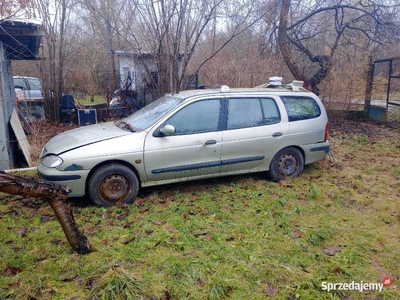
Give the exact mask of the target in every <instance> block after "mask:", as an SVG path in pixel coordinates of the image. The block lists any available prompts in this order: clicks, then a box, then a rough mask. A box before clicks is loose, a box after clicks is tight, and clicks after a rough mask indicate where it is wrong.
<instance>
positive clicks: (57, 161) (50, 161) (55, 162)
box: [41, 154, 63, 168]
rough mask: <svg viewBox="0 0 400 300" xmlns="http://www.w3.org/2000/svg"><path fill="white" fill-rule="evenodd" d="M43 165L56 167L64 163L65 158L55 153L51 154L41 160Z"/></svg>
mask: <svg viewBox="0 0 400 300" xmlns="http://www.w3.org/2000/svg"><path fill="white" fill-rule="evenodd" d="M41 162H42V164H43V166H45V167H47V168H55V167H58V166H59V165H61V164H62V163H63V160H62V159H61V158H60V157H58V156H57V155H55V154H49V155H47V156H45V157H43V158H42V160H41Z"/></svg>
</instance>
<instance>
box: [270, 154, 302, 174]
mask: <svg viewBox="0 0 400 300" xmlns="http://www.w3.org/2000/svg"><path fill="white" fill-rule="evenodd" d="M303 169H304V157H303V155H302V154H301V152H300V150H299V149H297V148H295V147H287V148H284V149H281V150H280V151H279V152H278V153H277V154H276V155H275V156H274V158H273V159H272V161H271V165H270V167H269V175H270V177H271V178H272V180H274V181H276V182H279V181H281V180H285V179H286V178H296V177H298V176H299V175H300V174H301V172H303Z"/></svg>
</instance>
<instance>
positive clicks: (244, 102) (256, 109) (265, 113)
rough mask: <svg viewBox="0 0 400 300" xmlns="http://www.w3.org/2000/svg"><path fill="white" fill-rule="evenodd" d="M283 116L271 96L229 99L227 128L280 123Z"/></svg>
mask: <svg viewBox="0 0 400 300" xmlns="http://www.w3.org/2000/svg"><path fill="white" fill-rule="evenodd" d="M280 119H281V117H280V114H279V110H278V107H277V106H276V103H275V101H274V100H273V99H271V98H261V99H260V98H232V99H229V107H228V126H227V129H228V130H230V129H239V128H247V127H255V126H262V125H268V124H273V123H278V122H279V121H280Z"/></svg>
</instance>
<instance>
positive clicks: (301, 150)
mask: <svg viewBox="0 0 400 300" xmlns="http://www.w3.org/2000/svg"><path fill="white" fill-rule="evenodd" d="M287 148H296V149H297V150H299V151H300V153H301V155H302V156H303V160H304V162H305V161H306V153H305V151H304V149H303V148H302V147H300V146H298V145H288V146H285V147H283V148H280V149H278V151H276V152H275V153H274V155H273V156H272V159H273V158H274V157H275V155H276V154H277V153H278V152H279V151H281V150H283V149H287ZM272 159H271V162H270V166H271V163H272Z"/></svg>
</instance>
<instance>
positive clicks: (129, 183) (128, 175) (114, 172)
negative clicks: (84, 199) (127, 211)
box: [88, 163, 139, 207]
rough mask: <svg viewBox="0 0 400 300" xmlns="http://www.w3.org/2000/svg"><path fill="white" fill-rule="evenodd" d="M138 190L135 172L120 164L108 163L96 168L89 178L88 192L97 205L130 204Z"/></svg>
mask: <svg viewBox="0 0 400 300" xmlns="http://www.w3.org/2000/svg"><path fill="white" fill-rule="evenodd" d="M138 191H139V181H138V179H137V177H136V174H135V173H134V172H133V171H132V170H131V169H130V168H129V167H127V166H125V165H122V164H117V163H114V164H108V165H104V166H102V167H100V168H99V169H97V170H96V171H95V172H94V173H93V175H92V176H91V177H90V179H89V184H88V194H89V197H90V199H91V200H92V201H93V202H94V203H95V204H96V205H99V206H103V207H108V206H114V205H123V204H130V203H133V201H135V198H136V196H137V193H138Z"/></svg>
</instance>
